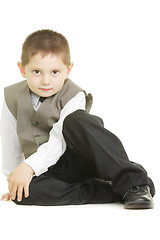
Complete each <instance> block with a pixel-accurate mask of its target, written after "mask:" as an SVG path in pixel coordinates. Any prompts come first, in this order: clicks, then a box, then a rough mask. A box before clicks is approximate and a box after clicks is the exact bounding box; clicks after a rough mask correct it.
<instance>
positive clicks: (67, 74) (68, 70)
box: [66, 62, 73, 78]
mask: <svg viewBox="0 0 160 240" xmlns="http://www.w3.org/2000/svg"><path fill="white" fill-rule="evenodd" d="M72 68H73V62H71V63H70V65H69V66H68V69H67V73H66V78H68V76H69V74H70V72H71V70H72Z"/></svg>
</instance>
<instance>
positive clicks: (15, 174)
mask: <svg viewBox="0 0 160 240" xmlns="http://www.w3.org/2000/svg"><path fill="white" fill-rule="evenodd" d="M33 174H34V171H33V169H32V168H31V167H30V166H29V165H27V164H26V163H21V164H20V165H19V166H18V167H17V168H16V169H14V170H13V171H12V172H11V173H10V175H9V176H8V178H7V181H8V189H9V193H10V195H11V198H12V200H15V198H16V195H17V201H21V200H22V194H23V190H24V196H25V197H28V196H29V184H30V182H31V180H32V177H33Z"/></svg>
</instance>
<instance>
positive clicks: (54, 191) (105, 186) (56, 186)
mask: <svg viewBox="0 0 160 240" xmlns="http://www.w3.org/2000/svg"><path fill="white" fill-rule="evenodd" d="M119 199H120V196H118V195H115V194H114V193H113V191H112V186H111V184H110V183H108V182H105V181H102V180H99V179H96V178H95V179H88V180H86V181H84V182H82V183H67V182H63V181H60V180H58V179H55V178H54V177H53V176H52V174H50V173H48V172H47V173H45V174H42V175H40V176H39V177H34V178H33V180H32V181H31V184H30V194H29V197H28V198H25V197H24V195H23V198H22V201H21V202H18V201H17V200H14V202H15V203H16V204H18V205H40V206H56V205H71V204H72V205H78V204H95V203H112V202H116V201H119Z"/></svg>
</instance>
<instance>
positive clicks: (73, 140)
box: [14, 110, 155, 206]
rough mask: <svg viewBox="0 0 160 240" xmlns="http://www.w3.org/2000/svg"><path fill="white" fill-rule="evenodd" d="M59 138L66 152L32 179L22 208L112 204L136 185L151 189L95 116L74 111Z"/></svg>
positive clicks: (115, 138) (120, 144)
mask: <svg viewBox="0 0 160 240" xmlns="http://www.w3.org/2000/svg"><path fill="white" fill-rule="evenodd" d="M63 135H64V138H65V141H66V144H67V149H66V151H65V153H64V154H63V156H62V157H61V158H60V159H59V161H58V162H57V164H56V165H54V166H52V167H50V168H49V170H48V171H47V172H46V173H44V174H42V175H40V176H39V177H34V178H33V179H32V181H31V183H30V195H29V197H28V198H25V197H24V196H23V199H22V201H21V202H18V201H17V200H14V202H15V203H16V204H23V205H26V204H27V205H50V206H54V205H67V204H86V203H88V204H89V203H94V204H95V203H112V202H118V201H121V200H122V199H123V196H124V194H125V193H126V191H127V190H128V189H129V188H130V187H132V186H137V185H149V186H150V188H151V194H152V196H154V194H155V188H154V184H153V182H152V180H151V179H150V178H149V177H148V176H147V172H146V170H145V169H144V168H143V167H142V166H141V165H139V164H137V163H134V162H131V161H129V159H128V156H127V154H126V152H125V150H124V147H123V145H122V143H121V141H120V140H119V139H118V138H117V137H116V136H115V135H114V134H113V133H111V132H110V131H108V130H107V129H105V128H104V126H103V121H102V119H100V118H99V117H97V116H94V115H91V114H89V113H87V112H85V111H83V110H78V111H76V112H74V113H72V114H70V115H69V116H67V117H66V119H65V120H64V124H63Z"/></svg>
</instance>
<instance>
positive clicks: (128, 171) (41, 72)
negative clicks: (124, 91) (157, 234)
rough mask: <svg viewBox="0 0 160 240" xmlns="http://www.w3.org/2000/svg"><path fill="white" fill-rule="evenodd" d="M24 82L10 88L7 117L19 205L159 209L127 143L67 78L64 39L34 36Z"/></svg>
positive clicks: (23, 65) (26, 50) (8, 158)
mask: <svg viewBox="0 0 160 240" xmlns="http://www.w3.org/2000/svg"><path fill="white" fill-rule="evenodd" d="M18 67H19V70H20V72H21V74H22V76H23V77H24V78H26V79H27V80H24V81H22V82H19V83H16V84H14V85H11V86H9V87H6V88H5V91H4V97H5V100H4V104H3V109H2V117H1V137H2V153H3V172H4V174H5V175H6V176H8V178H7V180H8V189H9V193H7V194H4V195H3V196H2V198H1V199H2V200H3V199H6V200H9V199H10V198H11V199H12V200H13V201H14V202H15V203H16V204H22V205H23V204H24V205H25V204H26V205H65V204H85V203H111V202H118V201H123V202H124V207H125V208H128V209H130V208H132V209H140V208H141V209H143V208H153V200H152V197H153V196H154V194H155V190H154V184H153V182H152V180H151V179H150V178H148V176H147V172H146V171H145V169H144V168H143V167H142V166H140V165H139V164H136V163H133V162H130V161H129V159H128V157H127V154H126V152H125V150H124V148H123V146H122V144H121V142H120V140H119V139H118V138H117V137H116V136H115V135H113V134H112V133H111V132H109V131H108V130H106V129H105V128H104V126H103V121H102V120H101V119H100V118H99V117H97V116H93V115H91V114H89V113H88V112H89V109H90V107H91V102H92V101H91V100H92V98H91V95H87V94H86V93H85V91H84V90H83V89H81V88H80V87H78V86H77V85H76V84H74V83H73V82H72V81H71V80H69V79H68V76H69V73H70V72H71V69H72V67H73V64H72V63H71V62H70V50H69V46H68V42H67V40H66V39H65V37H64V36H63V35H61V34H59V33H57V32H54V31H52V30H40V31H37V32H34V33H32V34H30V35H29V36H28V37H27V39H26V40H25V42H24V44H23V48H22V56H21V62H19V63H18Z"/></svg>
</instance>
